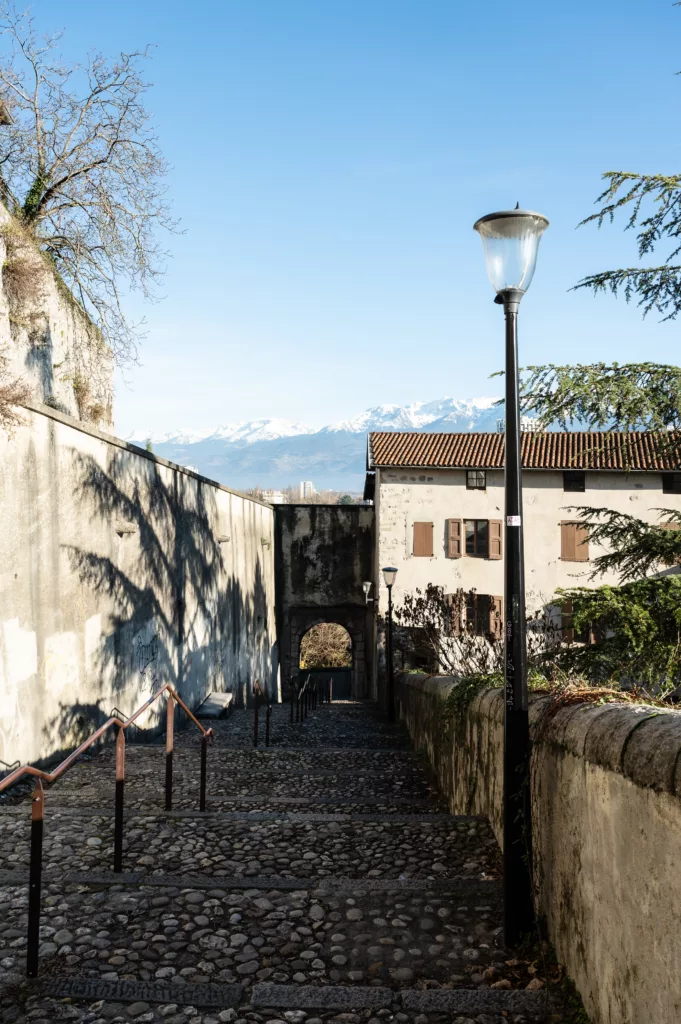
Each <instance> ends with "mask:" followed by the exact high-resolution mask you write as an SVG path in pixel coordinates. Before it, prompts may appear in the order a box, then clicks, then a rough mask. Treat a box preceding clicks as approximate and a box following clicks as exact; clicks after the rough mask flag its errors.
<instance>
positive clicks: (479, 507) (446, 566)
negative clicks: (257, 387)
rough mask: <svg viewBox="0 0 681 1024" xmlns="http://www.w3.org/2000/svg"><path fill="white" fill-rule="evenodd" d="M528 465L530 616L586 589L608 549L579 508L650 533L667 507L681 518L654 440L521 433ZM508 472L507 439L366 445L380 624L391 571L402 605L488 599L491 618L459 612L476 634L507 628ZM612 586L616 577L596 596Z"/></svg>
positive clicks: (675, 486) (675, 467) (391, 439)
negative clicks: (627, 520) (641, 524)
mask: <svg viewBox="0 0 681 1024" xmlns="http://www.w3.org/2000/svg"><path fill="white" fill-rule="evenodd" d="M625 443H626V445H627V448H626V450H625V448H624V444H625ZM521 455H522V463H523V492H524V527H525V579H526V593H527V611H528V614H532V613H533V612H535V611H537V610H539V609H541V608H543V607H545V606H546V605H549V604H550V603H551V599H552V596H553V595H554V594H555V592H556V589H557V588H558V587H570V586H576V585H589V574H590V571H591V563H592V560H593V558H594V557H595V556H596V555H597V554H599V553H602V551H603V550H604V549H602V548H600V549H599V548H596V547H595V546H594V545H593V544H589V543H588V541H587V540H586V534H585V531H584V529H583V528H582V527H581V526H580V525H579V523H578V521H577V517H576V515H575V512H574V508H575V507H576V506H592V507H607V508H610V509H616V510H617V511H619V512H625V513H628V514H631V515H634V516H636V517H637V518H640V519H643V520H645V521H647V522H650V523H657V522H660V512H659V509H660V508H670V509H677V510H681V460H676V461H674V460H673V459H672V458H671V457H670V454H669V452H668V445H667V450H665V447H664V445H663V444H662V443H661V442H660V439H659V438H657V439H656V437H655V435H653V434H646V433H638V434H630V435H625V434H617V433H579V432H569V433H568V432H557V431H556V432H553V431H550V432H541V433H540V432H531V433H524V434H523V435H522V448H521ZM677 461H678V463H679V464H676V463H677ZM503 465H504V434H503V433H495V434H492V433H489V434H483V433H479V434H476V433H466V434H453V433H452V434H428V433H399V432H394V433H388V432H376V433H371V434H370V435H369V438H368V445H367V476H366V488H365V498H371V499H373V501H374V505H375V514H376V526H375V528H376V545H375V558H374V569H373V583H374V591H373V592H374V594H375V595H376V597H377V601H376V611H377V612H378V614H379V615H385V613H386V608H387V590H386V587H385V585H384V583H383V579H382V574H381V572H380V570H381V567H382V566H385V565H393V566H395V567H396V568H397V570H398V573H397V578H396V582H395V586H394V589H393V599H394V602H395V604H396V605H399V604H400V603H401V601H402V599H403V598H404V595H405V594H406V593H408V592H413V591H415V590H416V589H417V588H420V589H421V590H424V589H425V587H426V586H427V585H428V584H429V583H433V584H436V585H439V586H442V587H443V588H444V589H445V593H454V592H456V591H459V590H463V591H464V592H466V593H470V592H472V591H475V593H476V595H480V596H481V600H480V607H481V608H482V607H484V608H486V609H489V612H486V616H487V617H484V616H479V617H478V616H477V615H476V611H477V609H476V602H475V600H471V601H469V602H468V607H467V609H466V612H465V613H464V617H465V615H466V614H467V615H468V616H469V621H470V620H471V619H472V617H473V616H475V617H476V619H477V620H478V621H476V623H475V625H474V630H475V631H476V632H483V631H484V632H488V631H489V632H494V631H495V629H496V628H498V627H499V626H500V625H501V620H502V618H503V599H502V595H503V592H504V575H503V555H504V551H503V544H504V531H503V517H504V469H503ZM609 582H610V583H616V582H618V580H617V577H616V576H614V575H611V576H602V577H599V579H598V581H597V582H596V583H594V585H599V584H600V583H609ZM487 599H491V600H487ZM483 618H484V621H483Z"/></svg>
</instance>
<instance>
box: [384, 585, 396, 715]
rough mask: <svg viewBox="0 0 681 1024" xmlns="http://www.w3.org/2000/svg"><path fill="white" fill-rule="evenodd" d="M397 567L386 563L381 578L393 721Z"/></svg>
mask: <svg viewBox="0 0 681 1024" xmlns="http://www.w3.org/2000/svg"><path fill="white" fill-rule="evenodd" d="M396 576H397V569H395V568H394V567H393V566H391V565H388V566H386V567H385V569H383V579H384V580H385V585H386V587H387V588H388V718H389V719H390V721H391V722H394V721H395V674H394V670H393V583H394V582H395V577H396Z"/></svg>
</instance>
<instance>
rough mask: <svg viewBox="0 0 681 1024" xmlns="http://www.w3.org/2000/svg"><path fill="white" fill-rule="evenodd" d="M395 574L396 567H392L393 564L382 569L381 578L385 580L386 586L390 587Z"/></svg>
mask: <svg viewBox="0 0 681 1024" xmlns="http://www.w3.org/2000/svg"><path fill="white" fill-rule="evenodd" d="M396 576H397V569H395V568H393V566H391V565H388V566H386V567H385V569H383V579H384V580H385V585H386V587H392V585H393V583H394V582H395V577H396Z"/></svg>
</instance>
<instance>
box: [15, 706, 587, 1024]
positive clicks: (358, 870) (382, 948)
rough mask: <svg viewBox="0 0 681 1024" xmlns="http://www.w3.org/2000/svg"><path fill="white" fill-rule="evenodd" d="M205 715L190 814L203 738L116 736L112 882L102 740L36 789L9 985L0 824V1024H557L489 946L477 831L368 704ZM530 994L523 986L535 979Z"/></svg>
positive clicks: (493, 923)
mask: <svg viewBox="0 0 681 1024" xmlns="http://www.w3.org/2000/svg"><path fill="white" fill-rule="evenodd" d="M252 728H253V716H252V713H250V712H246V711H236V712H234V713H233V714H232V715H231V717H230V718H229V719H227V720H225V721H218V722H217V723H216V724H215V742H214V744H213V745H212V747H211V749H210V751H209V755H208V786H207V793H208V802H207V810H206V812H204V813H201V812H199V810H198V788H199V746H198V740H197V739H196V735H195V734H194V733H193V732H190V731H186V732H183V733H179V734H178V735H177V736H176V745H175V765H174V774H175V788H174V799H173V810H172V811H171V812H165V811H164V810H163V797H164V793H163V780H164V753H163V748H162V746H154V745H141V744H140V745H135V744H133V743H130V744H129V745H128V752H127V759H126V799H125V836H126V839H125V846H124V872H123V874H122V875H121V874H118V875H114V874H113V873H112V870H111V868H112V859H113V806H114V761H115V754H114V750H113V747H107V748H106V749H104V750H103V751H102V752H101V753H100V754H98V755H97V756H96V757H94V758H93V759H91V760H90V761H88V762H86V763H79V764H78V765H76V766H75V767H74V768H73V769H72V770H71V771H70V772H69V773H68V774H67V775H66V776H65V777H64V778H63V780H61V781H59V782H58V783H56V784H55V785H54V786H53V787H52V789H50V790H49V791H48V792H47V796H46V814H45V846H44V874H43V916H42V930H41V938H42V940H43V941H42V946H41V953H40V957H41V968H40V977H39V979H38V980H37V981H36V982H30V983H29V982H26V981H24V980H23V976H22V975H23V967H24V956H25V945H26V922H27V889H26V878H27V872H28V852H29V851H28V840H29V808H28V806H27V801H26V799H25V798H24V799H23V800H19V799H18V800H17V801H16V802H14V803H11V804H8V805H6V806H4V807H3V808H2V811H1V818H0V822H1V824H0V882H1V883H2V886H1V887H0V983H1V984H2V998H1V1000H0V1020H2V1021H24V1020H26V1021H32V1022H33V1024H40V1022H42V1021H44V1022H48V1021H49V1022H52V1021H58V1020H74V1021H83V1022H88V1024H105V1022H109V1021H132V1020H134V1021H137V1022H139V1024H142V1022H144V1024H147V1022H161V1021H164V1022H165V1024H187V1022H191V1024H215V1022H225V1021H226V1022H239V1024H248V1022H255V1024H258V1022H263V1024H265V1022H270V1021H275V1022H276V1021H284V1022H285V1024H303V1022H305V1024H320V1022H325V1021H338V1022H339V1024H362V1022H364V1021H366V1022H368V1024H380V1022H382V1021H386V1022H390V1021H393V1020H394V1021H397V1022H399V1024H412V1022H413V1024H441V1022H445V1021H446V1022H451V1021H455V1022H458V1024H463V1022H469V1021H475V1022H478V1024H501V1022H509V1021H512V1022H514V1024H522V1022H527V1024H530V1022H532V1024H536V1022H539V1021H552V1022H554V1024H558V1022H562V1021H565V1022H567V1021H568V1020H569V1019H570V1017H569V1015H568V1014H567V1013H565V1012H564V1008H563V1006H562V1003H561V1002H560V1000H559V999H558V998H557V997H556V996H555V995H551V994H550V993H549V988H548V987H547V986H546V985H545V984H544V979H543V978H542V974H541V970H539V971H538V970H537V967H536V966H535V965H533V964H532V963H529V962H527V961H524V960H520V959H518V958H517V957H515V956H514V955H513V951H509V950H505V949H503V948H502V945H501V941H502V938H501V905H500V895H501V892H500V885H499V868H500V861H499V854H498V849H497V845H496V842H495V840H494V837H493V835H492V833H491V830H490V828H489V825H488V823H487V822H486V821H485V820H483V819H480V818H475V817H458V816H453V815H450V814H448V813H447V811H446V808H445V806H444V805H443V803H442V800H441V798H440V796H439V794H438V792H437V789H436V787H435V785H434V782H433V779H432V777H431V775H430V772H429V770H428V768H427V765H426V764H425V763H424V762H423V761H422V760H421V759H420V758H419V757H418V756H417V755H416V754H414V753H413V752H411V751H410V749H409V744H408V738H407V737H406V734H405V733H404V732H403V731H402V730H401V729H400V728H399V727H396V726H391V725H389V724H387V723H386V722H385V721H384V720H382V719H381V718H380V717H379V716H377V715H375V714H374V713H373V712H372V710H371V708H369V707H367V706H366V705H363V704H359V703H351V702H339V703H334V704H332V705H328V704H324V705H321V706H320V707H318V708H317V709H316V710H315V711H314V712H310V714H309V716H308V718H307V719H306V720H305V721H304V722H301V723H291V722H290V718H289V709H288V708H287V707H286V706H276V707H275V708H274V709H273V716H272V723H271V741H272V745H271V746H270V747H268V748H266V749H264V748H262V747H260V748H258V749H253V746H252V742H253V740H252ZM528 985H529V988H528Z"/></svg>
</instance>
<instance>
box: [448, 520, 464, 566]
mask: <svg viewBox="0 0 681 1024" xmlns="http://www.w3.org/2000/svg"><path fill="white" fill-rule="evenodd" d="M461 541H462V534H461V520H460V519H448V520H447V558H461V555H462V554H463V551H462V550H461V547H462V543H461Z"/></svg>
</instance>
